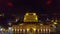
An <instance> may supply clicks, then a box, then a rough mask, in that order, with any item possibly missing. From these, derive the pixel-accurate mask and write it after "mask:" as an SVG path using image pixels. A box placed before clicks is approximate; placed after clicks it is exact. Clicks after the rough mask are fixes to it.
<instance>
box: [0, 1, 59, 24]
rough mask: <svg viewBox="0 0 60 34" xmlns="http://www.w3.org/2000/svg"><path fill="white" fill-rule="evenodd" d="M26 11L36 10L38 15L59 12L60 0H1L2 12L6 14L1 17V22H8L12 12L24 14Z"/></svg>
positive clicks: (0, 8) (0, 7) (0, 9)
mask: <svg viewBox="0 0 60 34" xmlns="http://www.w3.org/2000/svg"><path fill="white" fill-rule="evenodd" d="M26 12H36V13H37V14H38V15H40V13H42V14H45V13H46V14H53V13H56V14H59V13H60V0H0V13H4V14H5V16H4V17H1V19H0V21H1V24H2V23H4V24H5V23H7V20H8V18H9V16H10V15H12V14H16V15H19V16H23V15H24V14H25V13H26ZM59 15H60V14H59Z"/></svg>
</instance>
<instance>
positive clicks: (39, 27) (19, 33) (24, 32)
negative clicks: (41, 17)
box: [12, 13, 53, 34]
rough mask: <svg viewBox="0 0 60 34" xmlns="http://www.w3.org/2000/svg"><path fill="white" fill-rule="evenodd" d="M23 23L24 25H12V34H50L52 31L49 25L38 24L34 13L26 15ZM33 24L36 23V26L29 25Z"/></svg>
mask: <svg viewBox="0 0 60 34" xmlns="http://www.w3.org/2000/svg"><path fill="white" fill-rule="evenodd" d="M23 21H24V23H21V24H18V25H12V32H13V34H43V33H44V34H50V32H51V31H52V30H53V27H51V25H44V24H43V23H41V24H38V16H37V15H36V13H26V14H25V15H24V20H23ZM27 22H28V23H27ZM33 22H36V24H35V23H34V24H31V23H33Z"/></svg>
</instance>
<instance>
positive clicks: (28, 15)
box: [24, 13, 38, 22]
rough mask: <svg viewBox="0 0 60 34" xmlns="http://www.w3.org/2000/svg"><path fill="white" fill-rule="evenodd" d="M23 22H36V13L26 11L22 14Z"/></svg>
mask: <svg viewBox="0 0 60 34" xmlns="http://www.w3.org/2000/svg"><path fill="white" fill-rule="evenodd" d="M24 22H38V16H37V15H36V13H26V14H25V15H24Z"/></svg>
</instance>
